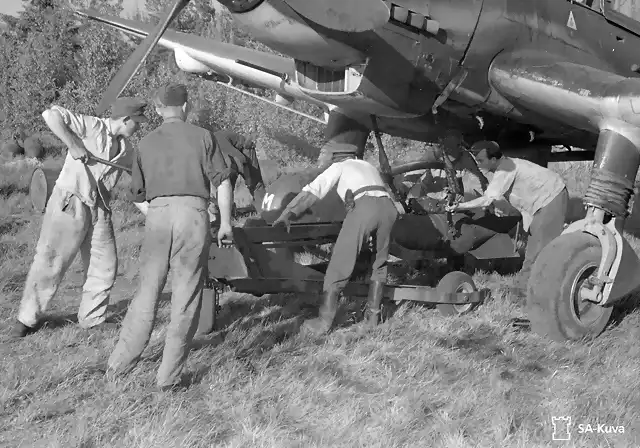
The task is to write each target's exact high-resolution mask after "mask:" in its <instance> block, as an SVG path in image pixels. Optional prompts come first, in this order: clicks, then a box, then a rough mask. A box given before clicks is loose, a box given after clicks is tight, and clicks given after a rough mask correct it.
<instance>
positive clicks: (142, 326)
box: [108, 84, 233, 390]
mask: <svg viewBox="0 0 640 448" xmlns="http://www.w3.org/2000/svg"><path fill="white" fill-rule="evenodd" d="M154 103H155V106H156V112H158V114H159V115H161V116H162V117H163V118H164V123H163V124H162V125H161V126H159V127H158V128H157V129H155V130H154V131H153V132H151V133H149V134H148V135H147V136H145V137H144V138H143V139H142V140H141V141H140V144H139V148H138V152H137V157H136V160H135V161H134V163H133V173H132V186H131V188H132V193H133V195H134V196H135V199H134V202H143V201H144V200H146V201H148V203H149V207H148V211H147V216H146V222H145V237H144V242H143V245H142V250H141V254H140V274H139V279H140V280H139V281H140V283H139V287H138V294H137V295H136V297H135V298H134V299H133V301H132V302H131V304H130V305H129V309H128V311H127V315H126V317H125V319H124V322H123V326H122V331H121V333H120V340H119V341H118V344H117V345H116V347H115V349H114V351H113V353H112V354H111V357H110V358H109V363H108V371H109V373H114V374H118V373H124V372H126V371H129V370H130V369H131V368H133V367H134V365H135V364H136V362H137V361H138V359H139V358H140V356H141V355H142V352H143V351H144V349H145V347H146V346H147V344H148V342H149V338H150V337H151V332H152V330H153V325H154V320H155V315H156V307H157V303H158V298H159V295H160V292H161V291H162V289H163V288H164V285H165V283H166V280H167V274H168V272H169V268H170V267H171V269H172V285H171V286H172V287H171V289H172V295H171V322H170V323H169V327H168V329H167V336H166V340H165V346H164V353H163V356H162V363H161V364H160V368H159V370H158V375H157V383H158V386H159V387H160V388H161V389H163V390H166V389H170V388H172V387H175V386H177V385H179V383H180V380H181V374H182V371H183V369H184V366H185V362H186V359H187V356H188V353H189V344H190V342H191V340H192V339H193V336H194V334H195V333H196V330H197V327H198V320H199V317H200V308H201V304H202V289H203V286H204V281H205V275H206V263H207V259H208V255H209V244H210V238H211V237H210V227H209V216H208V213H207V206H208V201H209V196H210V185H211V186H213V187H214V188H217V190H218V205H219V207H220V215H221V222H220V229H219V231H218V244H221V240H222V239H224V238H225V237H230V236H231V218H230V215H231V203H232V200H233V199H232V191H231V183H230V181H229V177H230V174H231V173H230V171H231V170H230V168H228V167H227V166H226V164H225V162H224V160H223V158H222V154H221V152H220V150H219V149H218V147H217V146H216V144H215V140H214V139H213V137H212V135H211V133H210V132H209V131H207V130H205V129H202V128H200V127H197V126H194V125H191V124H188V123H186V122H185V119H186V117H187V115H188V113H189V109H190V107H189V102H188V96H187V89H186V87H185V86H183V85H176V84H169V85H168V86H165V87H162V88H160V89H159V90H158V91H157V92H156V94H155V96H154Z"/></svg>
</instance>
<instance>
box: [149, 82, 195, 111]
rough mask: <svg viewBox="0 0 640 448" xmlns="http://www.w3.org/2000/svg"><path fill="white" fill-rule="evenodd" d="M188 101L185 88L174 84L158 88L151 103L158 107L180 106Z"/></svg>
mask: <svg viewBox="0 0 640 448" xmlns="http://www.w3.org/2000/svg"><path fill="white" fill-rule="evenodd" d="M188 99H189V94H188V92H187V87H186V86H184V85H183V84H175V83H170V84H167V85H166V86H162V87H160V88H159V89H158V90H157V91H156V93H155V95H154V96H153V102H154V103H155V105H156V106H158V107H162V106H182V105H183V104H184V103H186V102H187V100H188Z"/></svg>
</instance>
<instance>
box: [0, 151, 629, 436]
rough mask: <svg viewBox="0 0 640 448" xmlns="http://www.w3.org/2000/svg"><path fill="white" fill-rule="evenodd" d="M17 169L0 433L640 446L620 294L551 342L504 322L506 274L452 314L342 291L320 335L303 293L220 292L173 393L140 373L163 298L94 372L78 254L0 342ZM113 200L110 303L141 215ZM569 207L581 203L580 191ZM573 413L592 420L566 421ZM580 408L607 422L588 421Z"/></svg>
mask: <svg viewBox="0 0 640 448" xmlns="http://www.w3.org/2000/svg"><path fill="white" fill-rule="evenodd" d="M46 164H49V165H51V164H56V161H55V160H47V161H46ZM31 169H32V167H31V166H29V165H28V164H27V163H26V162H21V163H10V164H6V165H4V166H2V167H1V168H0V226H1V235H0V290H1V292H2V300H0V320H1V323H2V330H1V334H0V337H1V338H3V339H1V340H0V344H1V345H0V359H1V361H0V446H2V447H5V446H6V447H83V448H89V447H214V446H215V447H218V446H220V447H360V446H363V447H365V446H366V447H385V448H390V447H461V448H462V447H527V448H529V447H555V446H559V447H637V446H640V345H639V344H638V340H639V339H640V329H639V327H640V313H638V312H637V311H634V308H633V304H634V303H635V297H632V298H630V299H629V302H630V305H629V306H628V308H630V309H628V310H627V311H625V312H619V313H617V314H616V318H615V319H613V320H612V322H611V325H610V327H609V328H608V329H607V331H606V332H605V334H603V335H602V336H601V337H600V338H598V339H597V340H595V341H593V342H591V343H566V344H558V343H552V342H549V341H547V340H544V339H541V338H539V337H537V336H536V335H535V334H531V333H529V332H526V331H523V330H518V329H516V328H513V327H512V326H511V325H510V321H511V319H513V318H514V317H523V304H522V303H519V302H518V301H516V300H514V299H513V298H512V297H510V296H509V295H508V292H507V289H508V288H507V287H508V286H509V285H510V284H511V282H512V281H513V279H512V278H511V277H501V276H499V275H497V274H495V273H482V272H480V273H477V274H476V275H475V281H476V283H477V285H478V286H481V287H488V288H490V289H491V290H492V297H491V298H490V299H489V300H488V301H487V302H486V303H485V304H483V305H482V306H481V307H480V308H478V309H477V310H476V311H475V312H473V313H471V314H469V315H467V316H463V317H453V318H452V317H443V316H442V315H440V314H439V313H438V311H436V310H435V309H430V308H428V307H424V306H419V305H414V304H402V305H401V306H400V307H398V308H397V309H391V308H390V311H393V314H392V315H390V316H389V318H388V319H387V320H386V322H385V323H383V324H382V325H380V326H379V327H378V328H377V329H375V330H372V331H369V332H364V331H362V330H361V329H359V327H358V326H354V325H352V323H353V322H354V321H358V320H360V319H361V316H362V313H361V309H362V306H363V303H361V302H358V303H355V302H349V303H345V302H343V306H342V308H341V312H340V316H339V318H338V321H339V323H340V325H339V328H338V329H337V330H336V331H334V332H333V333H331V334H330V335H328V336H327V337H324V338H321V339H319V340H312V339H310V338H306V337H303V336H300V335H298V334H297V329H298V328H299V325H300V324H301V322H302V320H303V319H304V318H307V317H312V316H313V315H314V314H315V313H316V310H317V305H318V302H317V298H314V297H295V296H276V295H273V296H264V297H263V298H260V299H257V298H254V297H250V296H242V295H239V294H226V295H225V296H224V297H223V298H222V300H221V305H222V314H221V319H220V320H221V321H220V328H221V331H220V334H219V335H218V336H219V337H216V338H213V339H212V340H210V341H206V342H205V343H199V344H198V345H197V347H196V350H194V351H193V352H192V354H191V356H190V359H189V380H190V382H191V383H192V384H191V386H190V388H189V389H187V390H186V391H184V392H180V393H159V392H156V391H155V388H154V386H155V384H154V381H155V372H156V369H157V367H158V363H159V359H160V356H161V350H162V345H163V340H164V331H165V326H166V323H167V322H168V318H169V314H168V313H169V306H168V305H169V303H168V301H167V300H165V301H163V302H162V304H161V308H160V310H159V319H158V322H157V324H156V329H155V331H154V333H153V336H152V340H151V343H150V346H149V348H148V350H147V351H146V352H145V358H144V359H143V361H142V362H141V363H140V364H139V365H138V367H137V368H136V369H135V370H134V371H133V373H132V374H130V375H129V376H127V377H125V378H122V379H119V380H117V381H115V382H108V381H106V380H105V378H104V376H103V374H102V373H101V367H102V366H103V365H104V363H105V361H106V359H107V358H108V356H109V354H110V352H111V350H112V349H113V347H114V345H115V342H116V340H117V331H115V330H93V331H84V330H81V329H79V328H78V327H77V325H75V324H74V323H73V319H74V317H73V316H74V315H75V313H76V311H77V304H78V299H79V292H80V290H81V285H80V283H79V269H80V265H79V263H75V264H74V265H73V266H72V268H71V270H70V272H69V273H68V275H67V277H66V279H65V281H64V283H63V285H62V287H61V289H60V291H59V293H58V296H57V297H56V298H55V299H54V301H53V302H52V307H51V314H52V316H54V318H52V321H51V322H50V323H49V324H48V326H47V327H46V328H45V329H43V330H42V331H40V332H38V333H37V334H35V335H32V336H29V337H27V338H25V339H24V340H22V341H19V342H17V343H7V342H5V339H4V338H5V336H6V333H7V331H8V328H9V326H10V325H11V324H12V323H13V319H14V316H15V312H16V309H17V305H18V303H19V299H20V294H21V291H22V287H23V282H24V279H25V276H26V272H27V269H28V267H29V264H30V262H31V259H32V256H33V253H34V247H35V243H36V241H37V237H38V233H39V229H40V223H41V215H36V214H35V213H34V212H33V211H31V208H30V204H29V202H28V196H27V188H28V181H29V178H28V175H29V173H30V171H31ZM555 169H557V170H558V171H560V172H562V174H563V176H564V177H565V178H566V179H567V182H568V183H569V185H570V187H571V190H572V191H571V192H572V194H573V195H576V194H578V193H579V192H580V191H581V190H583V189H584V187H585V185H586V183H587V182H588V171H587V168H586V166H585V165H584V164H578V163H574V164H567V165H558V166H556V167H555ZM123 180H124V181H125V182H123V184H122V186H124V185H126V183H127V182H128V176H124V179H123ZM114 208H115V216H114V220H115V226H116V234H117V244H118V253H119V272H120V275H119V277H118V280H117V282H116V288H115V290H114V292H113V296H112V297H113V304H112V310H111V312H113V313H116V315H118V316H122V315H123V312H124V310H125V309H126V304H127V301H128V300H130V299H131V297H132V296H133V294H134V293H135V277H136V272H137V267H136V263H137V257H138V253H139V249H140V241H141V236H142V232H143V219H142V215H141V214H140V213H139V212H138V211H137V210H136V209H135V208H134V207H133V206H132V205H131V204H128V203H126V202H125V201H124V200H123V199H122V198H121V196H120V197H119V198H117V199H116V201H115V207H114ZM571 213H572V217H573V218H574V219H575V218H576V217H578V216H579V215H580V213H581V208H580V202H579V201H575V202H573V203H572V211H571ZM636 228H637V227H635V224H634V223H633V222H631V223H630V225H629V229H630V230H634V231H635V229H636ZM629 238H630V239H631V241H632V243H633V245H634V247H635V248H637V250H640V241H639V240H637V239H635V237H633V236H632V235H629ZM552 416H570V417H571V418H572V421H571V423H572V426H571V440H569V441H553V440H552V434H553V426H552V420H551V418H552ZM587 424H588V425H592V428H591V429H592V430H593V432H588V429H589V427H588V426H582V427H581V426H579V425H587ZM597 424H603V425H605V427H606V428H607V429H609V427H610V426H613V427H618V426H622V427H623V428H624V429H623V431H624V432H623V433H620V432H617V433H611V432H610V431H607V432H608V433H598V432H596V431H597V426H596V425H597ZM580 428H582V429H585V430H586V431H584V432H583V431H581V430H580Z"/></svg>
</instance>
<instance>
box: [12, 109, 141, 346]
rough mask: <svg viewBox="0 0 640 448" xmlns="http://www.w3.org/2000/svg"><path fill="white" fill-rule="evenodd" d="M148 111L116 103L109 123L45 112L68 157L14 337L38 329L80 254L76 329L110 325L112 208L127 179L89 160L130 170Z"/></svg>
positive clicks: (113, 246)
mask: <svg viewBox="0 0 640 448" xmlns="http://www.w3.org/2000/svg"><path fill="white" fill-rule="evenodd" d="M145 106H146V103H145V102H144V101H142V100H139V99H137V98H118V99H117V100H116V101H115V102H114V103H113V105H112V107H111V117H110V118H106V119H103V118H98V117H92V116H89V115H82V114H78V113H74V112H71V111H70V110H68V109H65V108H63V107H60V106H52V107H51V108H49V109H47V110H45V111H44V112H43V113H42V116H43V117H44V120H45V122H46V123H47V126H49V128H50V129H51V131H52V132H53V133H54V134H55V135H56V136H57V137H58V138H60V140H62V142H63V143H64V144H65V145H66V146H67V149H68V151H67V156H66V158H65V161H64V165H63V167H62V171H61V172H60V175H59V177H58V179H57V181H56V183H55V186H54V188H53V190H52V192H51V196H50V198H49V200H48V202H47V207H46V211H45V215H44V219H43V222H42V229H41V231H40V238H39V240H38V244H37V247H36V253H35V256H34V259H33V263H32V265H31V269H30V270H29V274H28V276H27V279H26V282H25V288H24V291H23V295H22V301H21V303H20V309H19V312H18V321H17V322H16V324H15V326H14V328H13V329H12V331H11V337H12V338H21V337H24V336H26V335H27V334H28V333H31V332H33V331H34V330H35V329H36V327H37V324H38V322H39V319H40V317H41V315H42V314H43V313H44V312H45V311H46V309H47V305H48V304H49V301H50V300H51V298H52V297H53V296H54V294H55V293H56V291H57V289H58V286H59V284H60V282H61V281H62V278H63V276H64V274H65V272H66V270H67V269H68V268H69V266H70V265H71V263H72V262H73V259H74V258H75V256H76V254H77V253H78V251H79V252H80V255H81V257H82V262H83V264H84V285H83V290H82V301H81V303H80V309H79V311H78V323H79V325H80V326H81V327H82V328H90V327H95V326H96V325H99V324H102V323H103V322H104V321H105V314H106V310H107V305H108V303H109V292H110V290H111V288H112V287H113V284H114V282H115V278H116V270H117V266H118V259H117V255H116V244H115V238H114V232H113V223H112V221H111V209H110V208H109V201H110V196H111V191H113V188H114V186H115V185H116V183H117V182H118V180H119V179H120V175H121V174H122V173H121V171H120V170H118V169H116V168H113V167H111V166H107V165H104V164H100V163H97V162H96V161H95V160H92V159H91V156H97V157H99V158H102V159H106V160H110V161H112V162H115V163H118V164H122V165H125V166H129V165H131V162H132V160H133V158H132V156H133V148H132V146H131V144H130V143H129V141H128V140H127V139H128V138H129V137H131V136H132V135H133V134H134V133H135V132H136V131H137V130H138V129H139V126H140V123H141V122H145V121H147V119H146V117H145V116H144V114H143V111H144V108H145Z"/></svg>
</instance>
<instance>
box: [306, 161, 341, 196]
mask: <svg viewBox="0 0 640 448" xmlns="http://www.w3.org/2000/svg"><path fill="white" fill-rule="evenodd" d="M341 174H342V165H341V164H339V163H334V164H333V165H331V166H329V168H327V169H326V170H324V172H322V174H320V175H319V176H318V177H316V178H315V179H314V180H313V182H311V183H309V184H307V185H305V186H304V188H302V191H306V192H308V193H311V194H313V195H314V196H315V197H317V198H318V199H322V198H324V197H325V196H326V195H327V193H329V192H330V191H331V189H332V188H333V187H335V185H336V184H337V183H338V181H339V180H340V176H341Z"/></svg>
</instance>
